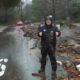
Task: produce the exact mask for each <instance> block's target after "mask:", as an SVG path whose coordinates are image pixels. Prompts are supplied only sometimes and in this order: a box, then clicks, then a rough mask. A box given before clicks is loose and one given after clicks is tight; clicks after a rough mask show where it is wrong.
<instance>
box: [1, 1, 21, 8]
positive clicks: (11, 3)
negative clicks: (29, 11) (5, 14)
mask: <svg viewBox="0 0 80 80" xmlns="http://www.w3.org/2000/svg"><path fill="white" fill-rule="evenodd" d="M20 1H21V0H0V6H1V7H4V8H6V9H7V8H10V7H15V6H16V5H17V4H18V3H19V2H20Z"/></svg>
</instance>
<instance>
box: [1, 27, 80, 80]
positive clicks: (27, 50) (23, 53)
mask: <svg viewBox="0 0 80 80" xmlns="http://www.w3.org/2000/svg"><path fill="white" fill-rule="evenodd" d="M62 29H63V30H62V36H61V38H60V39H59V40H61V42H59V43H58V44H60V43H63V42H65V41H66V39H67V41H68V43H69V44H71V45H72V44H73V45H76V44H77V43H76V42H75V40H73V39H72V35H73V33H72V31H71V30H69V28H62ZM23 35H24V33H23V32H22V31H21V30H16V29H14V28H11V29H10V30H9V29H8V30H4V32H1V33H0V58H1V59H2V58H7V59H8V63H7V64H5V65H6V70H5V74H4V75H3V76H1V77H0V80H40V79H39V78H35V77H33V76H32V73H33V72H38V70H39V68H40V57H41V55H40V49H39V43H38V41H37V39H33V38H30V37H24V36H23ZM72 41H73V42H72ZM71 42H72V43H71ZM74 43H75V44H74ZM77 46H79V44H77ZM59 47H60V45H59ZM63 47H64V46H62V48H63ZM60 50H61V48H58V50H57V52H56V56H57V60H58V61H60V62H61V63H62V64H63V65H60V64H58V70H57V75H58V77H61V80H64V79H62V78H66V80H68V79H67V77H69V73H68V70H66V65H65V64H66V63H65V62H67V61H71V62H72V59H73V58H75V57H74V55H75V54H74V55H73V54H72V53H71V54H70V53H69V52H67V53H68V54H70V55H71V56H73V57H71V56H69V55H67V54H66V51H64V50H62V51H60ZM76 56H78V58H79V59H80V54H77V55H76ZM63 62H64V63H63ZM71 62H68V63H71ZM58 63H59V62H58ZM2 64H3V63H2ZM69 65H71V64H69ZM50 75H51V66H50V61H49V59H48V62H47V65H46V76H47V78H49V79H48V80H50ZM59 80H60V78H59ZM69 80H72V79H71V78H69ZM76 80H78V79H76Z"/></svg>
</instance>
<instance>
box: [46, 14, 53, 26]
mask: <svg viewBox="0 0 80 80" xmlns="http://www.w3.org/2000/svg"><path fill="white" fill-rule="evenodd" d="M52 22H53V20H52V15H50V16H47V17H46V19H45V24H46V25H47V26H50V25H52Z"/></svg>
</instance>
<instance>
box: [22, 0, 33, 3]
mask: <svg viewBox="0 0 80 80" xmlns="http://www.w3.org/2000/svg"><path fill="white" fill-rule="evenodd" d="M22 1H24V2H25V3H31V1H32V0H22Z"/></svg>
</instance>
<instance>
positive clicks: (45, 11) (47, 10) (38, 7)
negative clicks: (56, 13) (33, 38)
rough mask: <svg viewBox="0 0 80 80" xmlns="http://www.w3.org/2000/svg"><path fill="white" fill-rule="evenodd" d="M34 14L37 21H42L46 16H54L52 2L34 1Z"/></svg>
mask: <svg viewBox="0 0 80 80" xmlns="http://www.w3.org/2000/svg"><path fill="white" fill-rule="evenodd" d="M32 14H33V16H34V17H35V18H33V19H34V20H35V21H36V20H37V21H40V20H42V19H43V17H45V16H46V15H49V14H52V0H33V1H32Z"/></svg>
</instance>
